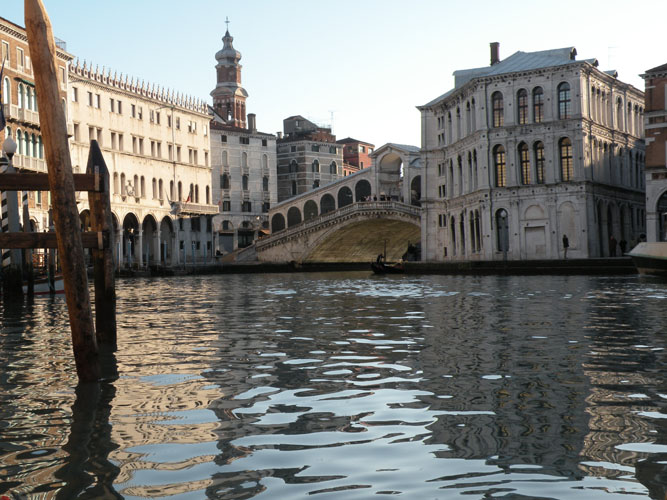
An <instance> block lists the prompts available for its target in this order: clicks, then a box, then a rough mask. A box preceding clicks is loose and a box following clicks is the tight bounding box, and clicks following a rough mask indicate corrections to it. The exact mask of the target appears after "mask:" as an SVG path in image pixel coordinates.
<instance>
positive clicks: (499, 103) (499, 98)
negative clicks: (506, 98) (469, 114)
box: [491, 92, 505, 127]
mask: <svg viewBox="0 0 667 500" xmlns="http://www.w3.org/2000/svg"><path fill="white" fill-rule="evenodd" d="M491 108H492V110H493V126H494V127H502V126H503V125H504V124H505V110H504V109H503V95H502V94H501V93H500V92H494V93H493V95H492V96H491Z"/></svg>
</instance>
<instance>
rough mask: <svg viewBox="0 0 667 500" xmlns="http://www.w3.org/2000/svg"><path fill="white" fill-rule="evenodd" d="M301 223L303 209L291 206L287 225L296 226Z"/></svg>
mask: <svg viewBox="0 0 667 500" xmlns="http://www.w3.org/2000/svg"><path fill="white" fill-rule="evenodd" d="M299 223H301V210H299V209H298V208H297V207H290V209H289V210H288V211H287V227H292V226H296V225H297V224H299Z"/></svg>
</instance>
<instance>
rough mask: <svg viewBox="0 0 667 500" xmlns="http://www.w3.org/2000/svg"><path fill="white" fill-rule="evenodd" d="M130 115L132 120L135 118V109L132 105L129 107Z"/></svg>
mask: <svg viewBox="0 0 667 500" xmlns="http://www.w3.org/2000/svg"><path fill="white" fill-rule="evenodd" d="M130 115H131V116H132V118H136V117H137V107H136V106H135V105H134V104H132V105H130Z"/></svg>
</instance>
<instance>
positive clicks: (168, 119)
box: [167, 115, 171, 128]
mask: <svg viewBox="0 0 667 500" xmlns="http://www.w3.org/2000/svg"><path fill="white" fill-rule="evenodd" d="M167 127H169V128H171V116H170V115H167Z"/></svg>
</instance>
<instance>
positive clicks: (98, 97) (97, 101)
mask: <svg viewBox="0 0 667 500" xmlns="http://www.w3.org/2000/svg"><path fill="white" fill-rule="evenodd" d="M100 101H101V97H100V94H95V107H96V108H97V109H100Z"/></svg>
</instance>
